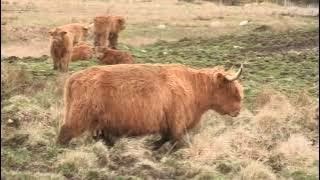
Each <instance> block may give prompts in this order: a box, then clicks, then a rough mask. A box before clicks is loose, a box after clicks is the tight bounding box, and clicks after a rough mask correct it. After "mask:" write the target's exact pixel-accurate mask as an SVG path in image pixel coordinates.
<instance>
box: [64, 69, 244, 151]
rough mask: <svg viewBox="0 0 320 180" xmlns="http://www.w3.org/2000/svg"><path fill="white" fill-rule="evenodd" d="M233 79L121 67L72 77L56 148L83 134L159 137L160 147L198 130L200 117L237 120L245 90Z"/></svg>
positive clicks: (205, 72) (208, 72) (215, 72)
mask: <svg viewBox="0 0 320 180" xmlns="http://www.w3.org/2000/svg"><path fill="white" fill-rule="evenodd" d="M241 72H242V66H241V68H240V70H239V71H238V72H237V73H236V74H232V73H230V72H226V71H224V70H223V69H222V68H219V67H215V68H207V69H193V68H189V67H186V66H183V65H161V64H153V65H152V64H119V65H111V66H98V67H91V68H88V69H86V70H82V71H79V72H76V73H74V74H73V75H72V76H71V77H70V78H69V79H68V81H67V82H66V85H65V94H64V98H65V117H64V124H63V125H62V127H61V129H60V133H59V137H58V143H60V144H67V143H68V142H69V141H70V140H71V139H72V138H74V137H77V136H79V135H80V134H82V133H83V132H84V131H86V130H89V131H91V132H93V131H96V130H99V129H100V130H103V131H104V134H106V135H108V136H109V135H110V136H114V137H122V136H140V135H148V134H160V135H161V136H162V139H160V140H159V141H157V142H155V147H156V148H158V147H161V146H162V144H164V143H165V142H167V141H170V142H171V143H175V142H176V141H178V140H180V139H181V137H182V136H183V135H184V133H185V132H186V131H187V130H189V129H191V128H193V127H194V126H195V125H197V124H198V123H199V121H200V118H201V116H202V114H203V113H204V112H206V111H207V110H209V109H213V110H215V111H217V112H218V113H220V114H222V115H224V114H228V115H230V116H233V117H234V116H237V115H238V114H239V112H240V109H241V101H242V98H243V89H242V86H241V85H240V83H239V82H238V81H237V79H238V78H239V76H240V74H241Z"/></svg>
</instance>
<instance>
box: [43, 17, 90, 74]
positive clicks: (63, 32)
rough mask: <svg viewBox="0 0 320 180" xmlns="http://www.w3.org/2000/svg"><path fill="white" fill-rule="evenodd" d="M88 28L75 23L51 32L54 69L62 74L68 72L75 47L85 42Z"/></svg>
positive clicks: (51, 52)
mask: <svg viewBox="0 0 320 180" xmlns="http://www.w3.org/2000/svg"><path fill="white" fill-rule="evenodd" d="M87 30H88V28H87V27H85V26H84V25H81V24H78V23H74V24H67V25H64V26H60V27H57V28H54V29H52V30H51V31H49V34H50V36H51V45H50V54H51V57H52V60H53V69H54V70H60V71H62V72H67V71H68V66H69V62H70V61H71V57H72V50H73V46H74V45H75V44H77V43H78V42H79V41H81V40H85V38H86V36H87Z"/></svg>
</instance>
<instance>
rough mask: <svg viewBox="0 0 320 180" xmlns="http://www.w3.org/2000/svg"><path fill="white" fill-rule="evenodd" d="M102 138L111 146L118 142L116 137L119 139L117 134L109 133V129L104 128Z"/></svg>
mask: <svg viewBox="0 0 320 180" xmlns="http://www.w3.org/2000/svg"><path fill="white" fill-rule="evenodd" d="M102 138H103V141H104V143H105V144H106V145H107V146H111V147H112V146H113V145H114V144H115V143H116V139H117V138H116V137H115V136H113V135H112V134H110V133H108V131H107V130H105V129H104V130H102Z"/></svg>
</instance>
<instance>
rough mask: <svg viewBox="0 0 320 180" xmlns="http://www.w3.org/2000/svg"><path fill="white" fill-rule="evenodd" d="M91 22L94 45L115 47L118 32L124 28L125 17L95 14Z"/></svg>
mask: <svg viewBox="0 0 320 180" xmlns="http://www.w3.org/2000/svg"><path fill="white" fill-rule="evenodd" d="M93 23H94V25H93V33H94V46H95V47H110V48H112V49H116V46H117V42H118V34H119V33H120V31H122V30H124V29H125V19H124V18H123V17H122V16H97V17H95V18H94V22H93Z"/></svg>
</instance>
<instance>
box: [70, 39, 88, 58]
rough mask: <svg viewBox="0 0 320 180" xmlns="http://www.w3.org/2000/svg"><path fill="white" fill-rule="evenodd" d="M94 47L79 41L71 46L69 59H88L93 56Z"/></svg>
mask: <svg viewBox="0 0 320 180" xmlns="http://www.w3.org/2000/svg"><path fill="white" fill-rule="evenodd" d="M93 54H94V49H93V47H92V46H90V45H89V44H86V43H84V42H80V43H79V44H78V45H76V46H74V47H73V50H72V57H71V61H77V60H88V59H90V58H92V57H93Z"/></svg>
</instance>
